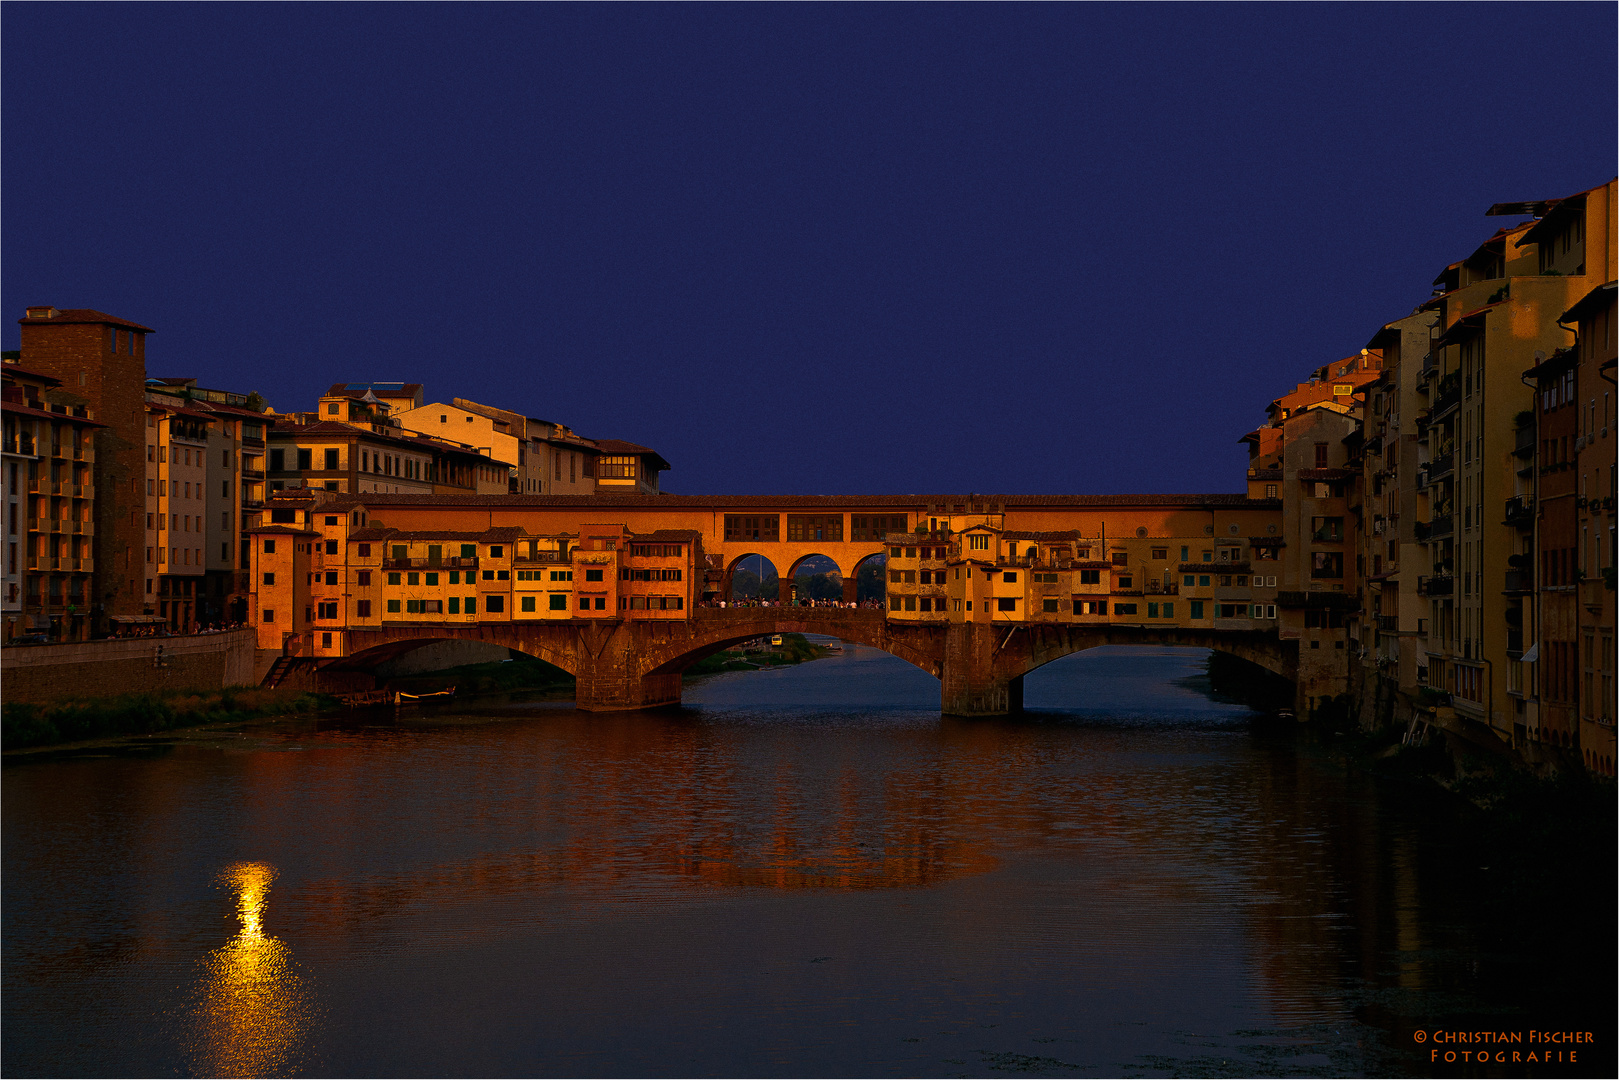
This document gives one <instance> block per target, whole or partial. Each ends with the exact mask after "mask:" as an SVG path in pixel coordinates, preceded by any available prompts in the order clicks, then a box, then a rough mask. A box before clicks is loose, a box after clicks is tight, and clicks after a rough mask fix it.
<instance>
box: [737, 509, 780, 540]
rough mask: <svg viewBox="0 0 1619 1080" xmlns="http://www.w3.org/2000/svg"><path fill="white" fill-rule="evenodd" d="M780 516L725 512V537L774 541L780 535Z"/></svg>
mask: <svg viewBox="0 0 1619 1080" xmlns="http://www.w3.org/2000/svg"><path fill="white" fill-rule="evenodd" d="M780 530H781V517H780V516H779V515H777V514H726V515H725V539H726V540H727V541H734V540H767V541H772V542H774V541H776V540H778V539H779V538H780V536H781V532H780Z"/></svg>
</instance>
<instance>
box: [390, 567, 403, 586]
mask: <svg viewBox="0 0 1619 1080" xmlns="http://www.w3.org/2000/svg"><path fill="white" fill-rule="evenodd" d="M401 576H402V575H400V573H399V572H398V571H397V570H393V571H389V573H388V584H390V585H398V584H400V578H401Z"/></svg>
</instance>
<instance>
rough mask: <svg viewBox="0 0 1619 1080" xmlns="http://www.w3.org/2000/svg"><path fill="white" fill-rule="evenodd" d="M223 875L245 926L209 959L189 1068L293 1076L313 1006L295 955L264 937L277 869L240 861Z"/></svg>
mask: <svg viewBox="0 0 1619 1080" xmlns="http://www.w3.org/2000/svg"><path fill="white" fill-rule="evenodd" d="M221 878H222V881H223V883H224V884H225V885H227V886H229V887H230V888H231V889H233V890H235V892H236V895H237V904H236V912H237V915H238V916H239V918H240V919H241V924H242V926H241V931H240V932H239V933H238V934H237V935H236V936H235V937H234V938H232V939H231V940H230V941H229V942H228V943H227V944H226V945H224V946H223V947H222V948H220V949H217V950H215V951H214V952H212V953H210V954H209V956H208V958H207V960H206V961H205V965H206V972H205V974H204V976H203V984H202V1001H201V1004H200V1006H199V1010H198V1017H197V1022H198V1023H197V1032H196V1039H195V1043H194V1046H195V1049H194V1051H193V1061H192V1067H193V1069H194V1070H195V1071H196V1072H198V1073H200V1074H202V1075H205V1076H269V1075H287V1074H290V1073H293V1072H296V1071H298V1069H299V1065H300V1061H299V1059H300V1057H301V1056H302V1048H303V1045H304V1041H305V1038H306V1036H307V1035H308V1034H309V1029H310V1026H311V1020H312V1018H313V1006H312V1002H311V999H310V995H309V993H308V989H307V988H306V987H305V985H304V982H303V980H302V978H300V976H299V975H298V973H297V971H296V970H295V968H294V965H293V962H292V952H291V950H289V949H288V948H287V946H286V945H285V944H284V943H283V942H280V941H277V940H276V939H275V938H273V937H269V936H267V935H266V934H265V933H264V909H265V904H266V899H267V897H268V895H269V892H270V883H271V881H273V880H274V879H275V870H274V869H273V868H272V867H269V866H266V865H265V864H263V863H237V864H235V865H234V866H230V867H227V868H226V869H225V871H224V873H223V874H222V875H221Z"/></svg>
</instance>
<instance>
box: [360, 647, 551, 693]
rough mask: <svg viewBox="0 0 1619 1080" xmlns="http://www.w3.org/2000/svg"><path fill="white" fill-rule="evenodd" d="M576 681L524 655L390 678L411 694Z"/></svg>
mask: <svg viewBox="0 0 1619 1080" xmlns="http://www.w3.org/2000/svg"><path fill="white" fill-rule="evenodd" d="M572 685H573V676H572V675H569V674H568V673H567V672H566V671H563V670H562V669H561V668H559V667H556V666H555V665H553V664H547V663H546V662H545V661H544V660H536V659H534V658H533V657H528V656H525V657H523V658H521V659H517V658H513V659H511V660H504V661H496V662H494V663H489V664H463V665H462V666H461V667H453V668H444V669H443V670H441V671H423V672H421V673H419V674H416V675H402V676H398V677H395V678H393V679H390V680H388V688H389V689H391V690H403V691H405V692H406V693H408V694H424V693H431V692H433V691H435V690H444V689H446V688H448V687H451V686H453V687H455V692H456V693H457V694H502V693H517V692H519V691H524V690H560V689H562V688H563V687H568V686H572Z"/></svg>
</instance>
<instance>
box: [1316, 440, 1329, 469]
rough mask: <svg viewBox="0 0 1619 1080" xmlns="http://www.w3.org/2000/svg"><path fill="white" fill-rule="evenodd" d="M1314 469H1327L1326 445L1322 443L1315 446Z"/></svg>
mask: <svg viewBox="0 0 1619 1080" xmlns="http://www.w3.org/2000/svg"><path fill="white" fill-rule="evenodd" d="M1315 467H1316V468H1318V469H1325V468H1326V467H1327V444H1326V443H1324V442H1318V443H1316V444H1315Z"/></svg>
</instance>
